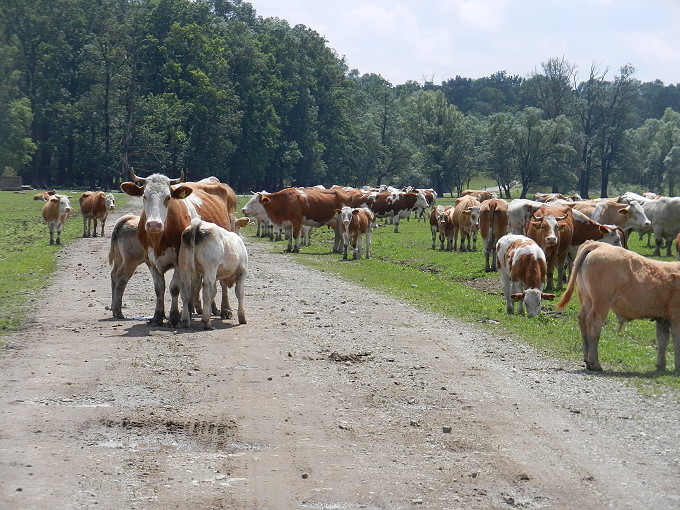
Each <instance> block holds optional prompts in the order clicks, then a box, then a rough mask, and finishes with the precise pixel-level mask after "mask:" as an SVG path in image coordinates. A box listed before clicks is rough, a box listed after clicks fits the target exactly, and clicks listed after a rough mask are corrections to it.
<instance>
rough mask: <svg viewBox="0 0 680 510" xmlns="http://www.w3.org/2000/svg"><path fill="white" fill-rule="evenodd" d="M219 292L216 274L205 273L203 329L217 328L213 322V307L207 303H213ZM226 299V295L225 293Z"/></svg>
mask: <svg viewBox="0 0 680 510" xmlns="http://www.w3.org/2000/svg"><path fill="white" fill-rule="evenodd" d="M216 294H217V282H216V281H215V276H214V275H212V274H208V272H207V271H206V274H204V275H203V314H202V316H201V320H202V321H203V329H215V328H214V327H213V325H212V322H211V320H210V319H211V315H210V314H211V313H212V310H211V309H210V308H211V307H210V306H208V304H207V303H212V302H213V301H214V300H215V295H216ZM223 299H224V295H223Z"/></svg>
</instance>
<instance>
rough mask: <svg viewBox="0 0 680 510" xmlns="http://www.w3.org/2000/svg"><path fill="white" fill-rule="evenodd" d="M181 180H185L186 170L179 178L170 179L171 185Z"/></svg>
mask: <svg viewBox="0 0 680 510" xmlns="http://www.w3.org/2000/svg"><path fill="white" fill-rule="evenodd" d="M180 182H184V170H182V171H181V172H180V173H179V177H178V178H177V179H170V185H173V184H179V183H180Z"/></svg>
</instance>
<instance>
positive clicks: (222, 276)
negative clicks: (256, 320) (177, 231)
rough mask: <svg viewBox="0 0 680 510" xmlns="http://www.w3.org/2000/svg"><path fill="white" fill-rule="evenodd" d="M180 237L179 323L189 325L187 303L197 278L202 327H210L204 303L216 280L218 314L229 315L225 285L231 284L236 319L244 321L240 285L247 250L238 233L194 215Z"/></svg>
mask: <svg viewBox="0 0 680 510" xmlns="http://www.w3.org/2000/svg"><path fill="white" fill-rule="evenodd" d="M181 238H182V241H181V245H180V249H179V255H178V261H177V266H178V270H179V273H180V275H181V277H180V282H181V293H182V314H181V320H180V325H181V326H182V327H185V328H188V327H190V323H191V314H190V311H189V303H190V302H191V301H192V295H193V292H194V289H197V288H198V286H199V284H200V283H201V280H202V291H203V303H204V305H205V306H204V307H203V310H202V314H201V320H202V321H203V328H204V329H214V327H213V325H212V321H211V310H210V307H209V306H208V305H207V303H211V302H213V301H214V299H215V295H216V292H217V289H216V283H217V281H219V282H220V283H221V284H222V306H221V310H222V317H224V318H227V319H229V318H231V316H232V312H231V307H230V306H229V295H228V293H227V288H231V287H235V291H236V299H237V300H238V309H237V316H238V322H239V324H246V312H245V308H244V297H245V287H244V285H245V279H246V275H247V273H248V252H247V250H246V247H245V244H244V243H243V239H242V238H241V236H239V235H238V234H237V233H236V232H231V231H229V230H227V229H225V228H222V227H220V226H219V225H216V224H214V223H211V222H208V221H204V220H201V219H200V218H198V217H195V218H193V219H192V220H191V224H190V225H189V226H188V227H186V228H185V229H184V231H183V232H182V235H181Z"/></svg>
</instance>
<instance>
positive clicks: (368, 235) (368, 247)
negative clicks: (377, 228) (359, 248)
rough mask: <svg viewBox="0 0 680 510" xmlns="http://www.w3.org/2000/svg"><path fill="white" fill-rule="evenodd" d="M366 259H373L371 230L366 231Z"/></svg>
mask: <svg viewBox="0 0 680 510" xmlns="http://www.w3.org/2000/svg"><path fill="white" fill-rule="evenodd" d="M366 258H367V259H369V258H371V228H370V227H369V228H368V230H367V231H366Z"/></svg>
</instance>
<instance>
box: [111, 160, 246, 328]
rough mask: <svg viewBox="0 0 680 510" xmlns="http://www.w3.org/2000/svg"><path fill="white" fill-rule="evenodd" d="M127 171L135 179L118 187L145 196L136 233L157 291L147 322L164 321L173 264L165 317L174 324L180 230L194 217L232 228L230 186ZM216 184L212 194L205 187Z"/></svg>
mask: <svg viewBox="0 0 680 510" xmlns="http://www.w3.org/2000/svg"><path fill="white" fill-rule="evenodd" d="M130 175H131V176H132V179H133V181H135V182H124V183H122V184H121V189H122V190H123V191H124V192H125V193H127V194H128V195H130V196H142V197H143V198H144V201H143V204H144V209H143V211H142V213H141V215H140V219H139V225H138V227H137V237H138V239H139V241H140V243H141V244H142V246H143V247H144V257H145V262H146V263H147V266H148V267H149V270H150V271H151V276H152V278H153V281H154V290H155V292H156V309H155V311H154V315H153V317H152V319H151V320H150V321H149V323H150V324H154V325H158V326H160V325H162V324H163V320H164V318H165V272H166V271H168V270H169V269H173V268H174V269H175V271H174V273H173V277H172V280H171V281H170V297H171V305H170V316H169V318H168V319H169V322H170V325H172V326H176V325H177V324H178V323H179V320H180V313H179V292H180V272H181V271H179V270H177V256H178V253H179V247H180V244H181V236H182V232H184V229H185V228H186V227H188V226H189V225H190V224H191V220H192V219H193V218H197V217H198V218H201V219H204V220H206V221H211V222H213V223H216V224H218V225H219V226H221V227H223V228H225V229H231V228H232V223H231V220H230V216H231V211H229V208H228V203H227V202H226V201H225V198H226V197H227V196H228V194H229V190H230V189H231V188H229V189H227V188H228V186H226V184H221V183H212V182H211V183H202V184H201V183H186V184H182V183H183V181H184V173H182V175H181V176H180V177H179V178H178V179H169V178H168V177H167V176H165V175H162V174H153V175H150V176H149V177H147V178H141V177H137V176H136V175H135V173H134V170H133V169H130ZM215 187H217V189H215V191H216V193H215V194H212V193H209V192H207V191H204V189H206V188H209V189H214V188H215ZM232 191H233V190H232ZM206 306H207V305H206Z"/></svg>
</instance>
